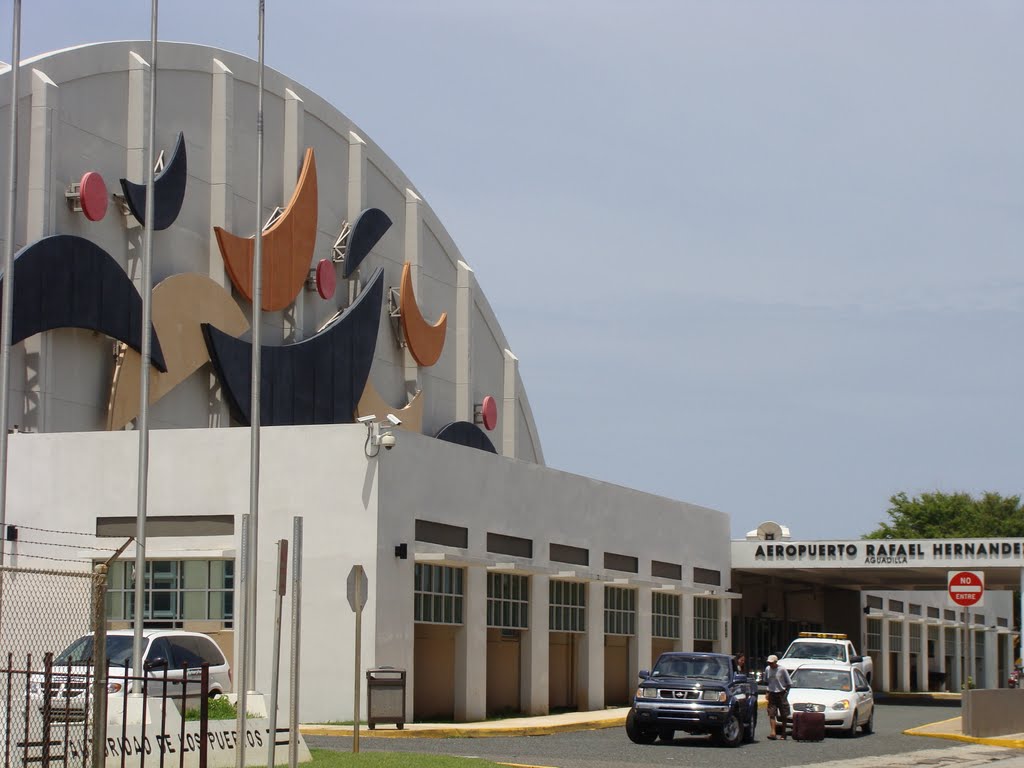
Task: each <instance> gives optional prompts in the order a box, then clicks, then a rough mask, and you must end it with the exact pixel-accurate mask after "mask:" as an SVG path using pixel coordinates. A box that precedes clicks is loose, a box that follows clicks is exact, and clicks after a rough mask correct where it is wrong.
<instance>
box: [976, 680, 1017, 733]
mask: <svg viewBox="0 0 1024 768" xmlns="http://www.w3.org/2000/svg"><path fill="white" fill-rule="evenodd" d="M962 707H963V711H962V714H961V717H962V720H963V723H962V724H963V732H964V735H965V736H975V737H984V736H1004V735H1006V734H1011V733H1024V690H1021V689H1019V688H1013V689H1005V690H974V691H964V692H963V703H962Z"/></svg>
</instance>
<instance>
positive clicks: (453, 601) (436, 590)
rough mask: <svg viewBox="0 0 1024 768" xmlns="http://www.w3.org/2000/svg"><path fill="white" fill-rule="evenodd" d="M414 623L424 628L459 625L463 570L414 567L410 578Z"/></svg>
mask: <svg viewBox="0 0 1024 768" xmlns="http://www.w3.org/2000/svg"><path fill="white" fill-rule="evenodd" d="M413 579H414V586H413V605H414V608H413V613H414V620H415V621H418V622H420V623H423V624H461V623H462V599H463V594H464V592H463V570H462V569H461V568H452V567H451V566H447V565H424V564H423V563H416V571H415V575H414V577H413Z"/></svg>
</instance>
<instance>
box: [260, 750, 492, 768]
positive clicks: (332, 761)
mask: <svg viewBox="0 0 1024 768" xmlns="http://www.w3.org/2000/svg"><path fill="white" fill-rule="evenodd" d="M309 752H310V754H311V755H313V762H312V763H307V765H312V766H313V768H351V767H352V766H366V767H367V768H490V767H491V766H497V765H498V763H492V762H490V761H489V760H480V759H479V758H475V757H446V756H444V755H412V754H408V753H404V752H360V753H359V754H358V755H353V754H352V753H351V752H333V751H331V750H329V749H311V750H309ZM274 762H277V761H276V760H275V761H274Z"/></svg>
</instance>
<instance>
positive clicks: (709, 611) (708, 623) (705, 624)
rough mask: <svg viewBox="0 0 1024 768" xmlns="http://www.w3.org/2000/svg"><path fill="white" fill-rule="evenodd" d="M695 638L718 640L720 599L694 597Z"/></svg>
mask: <svg viewBox="0 0 1024 768" xmlns="http://www.w3.org/2000/svg"><path fill="white" fill-rule="evenodd" d="M693 639H694V640H711V641H714V640H718V601H717V600H715V599H714V598H713V597H695V598H693Z"/></svg>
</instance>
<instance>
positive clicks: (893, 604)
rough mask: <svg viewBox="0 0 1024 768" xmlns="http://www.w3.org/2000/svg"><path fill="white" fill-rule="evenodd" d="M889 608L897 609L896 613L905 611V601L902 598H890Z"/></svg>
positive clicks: (891, 609)
mask: <svg viewBox="0 0 1024 768" xmlns="http://www.w3.org/2000/svg"><path fill="white" fill-rule="evenodd" d="M889 610H890V611H895V612H896V613H903V601H902V600H890V601H889Z"/></svg>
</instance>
